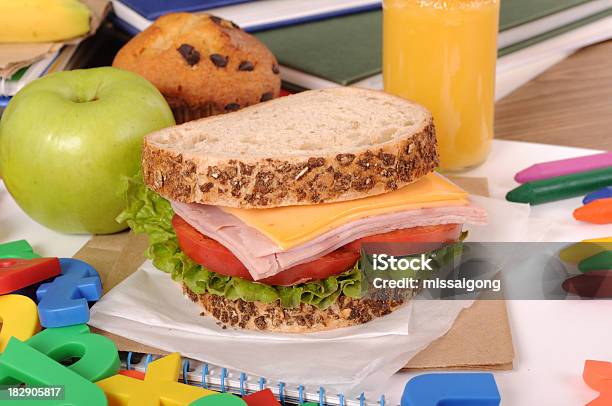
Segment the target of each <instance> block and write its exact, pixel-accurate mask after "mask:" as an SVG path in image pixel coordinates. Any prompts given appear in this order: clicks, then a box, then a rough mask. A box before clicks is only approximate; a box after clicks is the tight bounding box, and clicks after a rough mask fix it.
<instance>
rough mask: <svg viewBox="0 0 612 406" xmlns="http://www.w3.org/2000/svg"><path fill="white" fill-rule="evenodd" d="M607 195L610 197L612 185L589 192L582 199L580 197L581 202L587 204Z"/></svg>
mask: <svg viewBox="0 0 612 406" xmlns="http://www.w3.org/2000/svg"><path fill="white" fill-rule="evenodd" d="M608 197H612V186H608V187H605V188H603V189H599V190H596V191H594V192H591V193H589V194H588V195H586V196H585V197H584V199H582V204H589V203H591V202H594V201H595V200H599V199H606V198H608Z"/></svg>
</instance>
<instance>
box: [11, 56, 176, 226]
mask: <svg viewBox="0 0 612 406" xmlns="http://www.w3.org/2000/svg"><path fill="white" fill-rule="evenodd" d="M171 125H174V118H173V116H172V111H171V110H170V108H169V107H168V104H167V103H166V101H165V100H164V98H163V96H162V95H161V94H160V93H159V91H158V90H157V89H156V88H155V87H154V86H153V85H152V84H151V83H149V82H148V81H147V80H145V79H143V78H142V77H140V76H138V75H136V74H134V73H131V72H128V71H124V70H120V69H116V68H111V67H104V68H95V69H84V70H74V71H67V72H58V73H54V74H51V75H48V76H45V77H43V78H41V79H38V80H36V81H34V82H32V83H30V84H29V85H27V86H26V87H24V88H23V89H22V90H21V91H20V92H19V93H17V95H15V97H13V99H12V100H11V102H10V103H9V105H8V106H7V108H6V110H5V111H4V114H3V115H2V119H1V120H0V175H2V178H3V180H4V183H5V185H6V187H7V189H8V191H9V192H10V194H11V195H12V196H13V198H14V199H15V201H16V202H17V204H19V206H20V207H21V208H22V209H23V211H25V212H26V213H27V214H28V215H29V216H30V217H32V218H33V219H34V220H36V221H38V222H39V223H41V224H43V225H45V226H47V227H49V228H51V229H54V230H57V231H61V232H66V233H93V234H108V233H114V232H117V231H120V230H122V229H124V228H126V225H125V224H119V223H117V222H116V221H115V217H116V216H117V215H118V214H119V213H120V212H121V211H122V210H123V209H124V207H125V204H126V202H125V197H124V192H125V187H126V180H125V179H126V177H130V176H133V175H135V174H136V173H137V172H138V170H139V168H140V158H141V153H142V152H141V151H142V140H143V137H144V136H145V135H146V134H148V133H150V132H152V131H155V130H158V129H160V128H164V127H168V126H171Z"/></svg>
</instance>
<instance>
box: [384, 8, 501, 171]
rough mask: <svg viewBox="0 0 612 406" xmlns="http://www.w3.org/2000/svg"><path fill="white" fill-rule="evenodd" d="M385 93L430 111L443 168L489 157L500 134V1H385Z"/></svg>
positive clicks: (464, 165) (459, 168)
mask: <svg viewBox="0 0 612 406" xmlns="http://www.w3.org/2000/svg"><path fill="white" fill-rule="evenodd" d="M383 10H384V11H383V80H384V86H385V91H387V92H389V93H393V94H396V95H398V96H401V97H405V98H407V99H412V100H414V101H416V102H418V103H421V104H423V105H424V106H426V107H427V108H428V109H429V110H431V112H432V114H433V117H434V124H435V126H436V134H437V138H438V147H439V150H440V168H441V169H442V170H444V171H462V170H466V169H469V168H472V167H475V166H477V165H479V164H481V163H482V162H484V160H485V159H486V158H487V155H488V153H489V150H490V147H491V140H492V139H493V114H494V104H495V61H496V58H497V31H498V25H499V0H384V1H383Z"/></svg>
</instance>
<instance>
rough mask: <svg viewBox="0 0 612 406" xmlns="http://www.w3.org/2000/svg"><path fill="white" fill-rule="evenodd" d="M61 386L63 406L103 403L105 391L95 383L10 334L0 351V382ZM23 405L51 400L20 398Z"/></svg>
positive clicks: (91, 405)
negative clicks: (11, 336)
mask: <svg viewBox="0 0 612 406" xmlns="http://www.w3.org/2000/svg"><path fill="white" fill-rule="evenodd" d="M20 383H25V384H26V385H31V386H59V385H62V386H64V389H65V390H64V400H62V402H61V405H62V406H83V405H88V406H104V405H106V404H107V402H106V398H105V396H104V392H102V390H101V389H100V388H98V387H97V386H96V385H95V384H93V383H91V382H89V381H88V380H87V379H85V378H83V377H82V376H80V375H78V374H76V373H74V372H72V371H71V370H70V369H68V368H66V367H65V366H63V365H62V364H60V363H58V362H55V361H54V360H52V359H51V358H49V357H47V356H46V355H45V354H42V353H41V352H39V351H36V350H35V349H34V348H32V347H30V346H29V345H28V344H26V343H24V342H21V341H19V340H18V339H16V338H14V337H13V338H11V339H10V341H9V343H8V345H7V347H6V349H5V351H4V353H2V355H0V385H16V384H20ZM17 403H19V404H20V405H23V406H36V405H44V404H47V405H51V404H53V403H52V401H42V400H31V401H28V400H23V401H19V402H17Z"/></svg>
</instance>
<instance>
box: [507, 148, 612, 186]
mask: <svg viewBox="0 0 612 406" xmlns="http://www.w3.org/2000/svg"><path fill="white" fill-rule="evenodd" d="M610 166H612V152H604V153H600V154H594V155H587V156H581V157H578V158H570V159H561V160H558V161H550V162H542V163H539V164H535V165H532V166H530V167H529V168H526V169H523V170H522V171H520V172H518V173H517V174H516V175H514V180H516V181H517V182H518V183H527V182H533V181H536V180H542V179H550V178H554V177H557V176H564V175H570V174H572V173H578V172H585V171H592V170H593V169H601V168H606V167H610Z"/></svg>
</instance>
